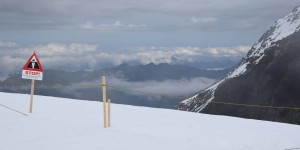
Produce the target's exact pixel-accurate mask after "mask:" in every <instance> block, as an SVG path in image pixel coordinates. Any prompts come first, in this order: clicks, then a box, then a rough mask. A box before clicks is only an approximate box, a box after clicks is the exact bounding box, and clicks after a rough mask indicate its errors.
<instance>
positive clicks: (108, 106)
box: [107, 99, 110, 127]
mask: <svg viewBox="0 0 300 150" xmlns="http://www.w3.org/2000/svg"><path fill="white" fill-rule="evenodd" d="M107 102H108V103H107V112H108V113H107V118H108V122H107V123H108V127H110V99H108V100H107Z"/></svg>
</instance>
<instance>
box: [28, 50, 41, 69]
mask: <svg viewBox="0 0 300 150" xmlns="http://www.w3.org/2000/svg"><path fill="white" fill-rule="evenodd" d="M23 70H32V71H43V67H42V65H41V63H40V61H39V58H38V57H37V56H36V54H35V52H34V53H33V54H32V55H31V56H30V58H29V59H28V61H27V62H26V64H25V65H24V67H23Z"/></svg>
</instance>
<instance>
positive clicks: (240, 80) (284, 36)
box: [177, 7, 300, 124]
mask: <svg viewBox="0 0 300 150" xmlns="http://www.w3.org/2000/svg"><path fill="white" fill-rule="evenodd" d="M299 91H300V7H296V8H295V9H294V10H293V11H292V12H291V13H290V14H288V15H287V16H285V17H284V18H282V19H279V20H277V21H276V23H275V24H274V25H273V26H272V27H271V28H270V29H269V30H268V31H267V32H265V33H264V34H263V35H262V37H261V38H260V39H259V41H258V42H257V43H256V44H254V45H253V47H252V48H251V50H250V51H249V53H248V54H247V56H246V57H245V58H244V59H242V61H241V62H240V63H239V65H238V66H237V67H236V68H235V70H234V71H233V72H232V73H230V74H228V76H226V77H225V78H224V79H222V80H221V81H219V82H217V83H215V84H214V85H212V86H211V87H209V88H207V89H205V90H203V91H202V92H200V93H198V94H197V95H195V96H194V98H196V99H193V98H190V99H187V100H185V101H183V102H181V103H180V104H178V105H177V108H178V109H181V110H188V111H193V112H201V113H209V114H219V115H229V116H237V117H244V118H252V119H262V120H270V121H279V122H287V123H294V124H300V110H299V109H287V108H286V107H291V108H293V107H300V92H299ZM218 102H226V103H238V104H246V105H248V106H234V105H222V104H220V103H218ZM249 105H250V106H251V105H259V106H274V107H268V108H266V107H253V106H252V107H250V106H249ZM280 107H281V108H280Z"/></svg>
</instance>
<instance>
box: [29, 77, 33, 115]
mask: <svg viewBox="0 0 300 150" xmlns="http://www.w3.org/2000/svg"><path fill="white" fill-rule="evenodd" d="M30 93H31V94H30V109H29V113H32V105H33V95H34V80H33V79H32V80H31V92H30Z"/></svg>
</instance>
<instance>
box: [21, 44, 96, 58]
mask: <svg viewBox="0 0 300 150" xmlns="http://www.w3.org/2000/svg"><path fill="white" fill-rule="evenodd" d="M97 47H98V45H97V44H85V43H71V44H69V45H66V44H59V43H51V44H47V45H40V46H34V47H32V48H24V49H20V50H23V51H24V52H25V53H26V54H30V53H32V51H33V50H35V51H36V52H37V54H38V55H42V56H62V55H67V56H68V55H69V56H78V55H85V54H86V53H90V52H94V51H96V49H97Z"/></svg>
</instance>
